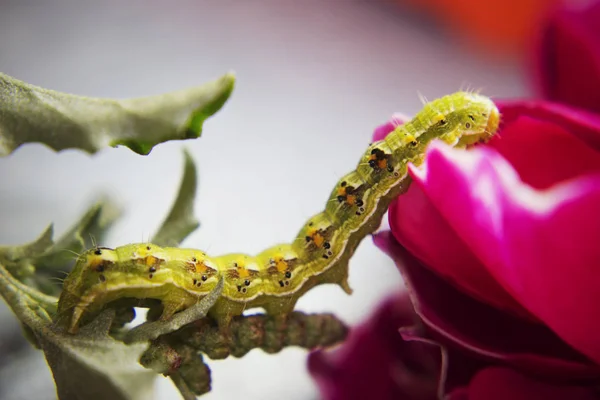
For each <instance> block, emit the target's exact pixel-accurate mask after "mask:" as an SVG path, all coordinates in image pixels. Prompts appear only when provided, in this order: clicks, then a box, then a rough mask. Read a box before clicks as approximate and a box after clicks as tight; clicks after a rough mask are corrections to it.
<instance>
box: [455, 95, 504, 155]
mask: <svg viewBox="0 0 600 400" xmlns="http://www.w3.org/2000/svg"><path fill="white" fill-rule="evenodd" d="M463 95H464V100H463V104H462V108H461V109H460V110H457V112H456V117H457V120H458V125H457V130H458V132H459V133H460V135H459V137H458V143H457V144H456V146H459V147H464V146H468V145H472V144H475V143H480V142H487V141H488V140H489V139H490V138H491V137H492V136H493V135H494V133H496V131H497V130H498V126H499V124H500V111H498V107H496V105H495V104H494V102H493V101H492V100H491V99H489V98H488V97H485V96H481V95H479V94H476V93H464V94H463Z"/></svg>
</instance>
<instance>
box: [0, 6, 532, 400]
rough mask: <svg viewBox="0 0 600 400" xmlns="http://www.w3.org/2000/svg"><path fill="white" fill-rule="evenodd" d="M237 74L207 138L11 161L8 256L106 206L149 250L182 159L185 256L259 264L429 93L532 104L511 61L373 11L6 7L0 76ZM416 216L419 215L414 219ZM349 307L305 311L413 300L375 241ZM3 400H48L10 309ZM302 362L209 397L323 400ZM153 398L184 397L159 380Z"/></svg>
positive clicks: (124, 83) (223, 371)
mask: <svg viewBox="0 0 600 400" xmlns="http://www.w3.org/2000/svg"><path fill="white" fill-rule="evenodd" d="M229 70H233V71H235V73H236V75H237V84H236V88H235V90H234V92H233V95H232V97H231V99H230V100H229V102H228V103H227V104H226V105H225V107H224V108H223V109H222V110H221V111H220V112H219V113H218V114H217V115H216V116H215V117H213V118H212V119H210V120H209V121H208V122H207V123H206V125H205V130H204V133H203V136H202V137H201V138H200V139H198V140H196V141H188V142H171V143H168V144H165V145H161V146H159V147H157V148H155V150H153V151H152V153H151V154H150V155H149V156H148V157H141V156H138V155H136V154H134V153H133V152H131V151H130V150H128V149H122V148H119V149H106V150H104V151H102V152H100V153H99V154H97V155H95V156H93V157H92V156H89V155H87V154H84V153H82V152H79V151H65V152H62V153H60V154H55V153H53V152H51V151H50V150H48V149H47V148H45V147H43V146H41V145H28V146H25V147H22V148H21V149H19V150H18V151H17V152H15V153H14V154H13V155H11V156H10V157H7V158H4V159H0V182H1V185H0V221H2V223H1V227H0V243H2V244H18V243H22V242H26V241H29V240H32V239H34V238H35V237H36V236H37V235H38V234H39V233H40V232H41V231H42V230H43V229H44V228H45V227H46V226H47V224H49V223H50V222H54V223H55V228H56V231H55V232H56V234H57V235H60V234H61V233H62V232H63V231H64V230H65V229H66V228H67V227H68V226H69V225H70V224H71V223H73V222H74V221H75V219H76V218H77V217H78V216H79V215H80V213H81V212H83V211H84V210H85V209H86V208H87V207H88V206H89V204H90V202H91V201H92V200H93V199H94V198H95V196H96V195H98V194H99V193H103V192H108V193H110V194H111V195H112V196H113V197H114V198H115V199H116V200H117V201H118V202H119V204H120V205H121V206H122V207H123V208H124V210H125V211H126V214H125V215H124V217H123V218H122V219H121V220H120V221H119V222H118V223H117V224H116V226H115V227H114V229H113V230H112V232H111V234H110V236H109V240H108V241H107V243H101V244H102V245H105V246H118V245H122V244H126V243H129V242H138V241H143V240H147V239H148V238H149V237H150V236H151V234H152V233H153V232H154V231H155V230H156V228H157V227H158V225H159V224H160V222H161V221H162V219H163V217H164V216H165V214H166V212H167V210H168V208H169V207H170V205H171V201H172V200H173V198H174V196H175V194H176V190H177V187H178V184H179V179H180V177H181V172H182V161H183V159H182V153H181V150H182V148H183V147H184V146H185V147H187V148H188V149H189V150H190V151H191V153H192V154H193V156H194V158H195V160H196V162H197V164H198V167H199V177H200V178H199V183H200V186H199V193H198V199H197V202H196V212H197V215H198V217H199V219H200V220H201V224H202V226H201V228H200V229H199V230H198V231H197V232H195V233H194V234H193V235H191V236H190V237H189V238H188V239H187V240H186V242H185V243H184V245H186V246H189V247H198V248H202V249H205V250H207V251H209V252H210V253H212V254H222V253H225V252H231V251H240V252H249V253H257V252H259V251H261V250H262V249H264V248H266V247H268V246H270V245H272V244H274V243H276V242H282V241H289V240H291V239H293V237H294V236H295V235H296V233H297V231H298V229H299V228H300V227H301V226H302V224H303V223H304V221H305V219H306V218H308V217H310V216H311V215H313V214H315V213H316V212H318V211H319V210H320V209H321V208H322V207H323V205H324V202H325V200H326V198H327V196H328V195H329V193H330V190H331V188H332V187H333V185H334V184H335V182H336V181H337V179H338V178H339V177H341V176H342V175H343V174H344V173H346V172H348V171H349V170H351V169H352V168H353V167H354V166H355V164H356V162H357V161H358V157H359V156H360V155H361V154H362V152H363V151H364V149H365V148H366V146H367V145H368V143H369V141H370V137H371V133H372V131H373V128H375V127H376V126H377V125H378V124H380V123H383V122H385V121H386V119H387V118H388V117H389V116H390V115H391V114H392V113H393V112H396V111H398V112H403V113H406V114H413V113H414V112H416V111H417V110H418V109H419V108H420V105H421V104H420V101H419V99H418V93H419V92H420V93H422V94H423V95H425V96H426V97H427V98H430V99H431V98H435V97H438V96H441V95H444V94H448V93H450V92H454V91H456V90H458V89H459V88H461V86H462V87H465V86H468V87H471V88H481V89H483V90H482V92H483V93H484V94H486V95H491V96H495V97H505V96H522V95H527V89H526V86H525V82H526V79H525V77H524V76H523V73H522V71H521V70H520V68H519V65H518V64H517V62H516V61H514V60H506V59H504V60H503V59H498V58H495V59H492V58H486V57H485V56H484V55H482V54H478V53H476V52H474V51H473V49H471V48H470V47H469V46H468V45H466V44H461V43H459V42H458V41H457V40H456V39H455V38H454V37H452V36H451V35H448V34H446V33H445V32H442V31H438V30H437V29H436V27H435V26H431V25H430V24H429V23H428V21H427V20H426V19H424V18H422V17H420V16H419V15H415V14H413V13H411V12H410V10H405V9H403V8H396V7H391V6H389V5H383V4H381V3H378V2H377V1H370V2H369V1H355V0H329V1H319V0H304V1H297V0H262V1H259V0H254V1H234V0H229V1H226V0H212V1H178V2H166V1H163V2H160V1H156V0H154V1H148V0H147V1H144V2H142V1H136V2H132V1H130V2H122V1H116V0H113V1H104V2H81V1H79V2H77V1H72V2H68V1H38V2H33V1H31V2H27V1H14V2H0V71H2V72H4V73H7V74H9V75H12V76H14V77H16V78H18V79H21V80H25V81H27V82H29V83H32V84H36V85H40V86H43V87H47V88H50V89H55V90H60V91H65V92H71V93H76V94H81V95H88V96H101V97H104V96H105V97H116V98H125V97H137V96H145V95H152V94H158V93H161V92H165V91H170V90H175V89H180V88H183V87H187V86H191V85H197V84H201V83H203V82H205V81H208V80H211V79H214V78H216V77H218V76H220V75H221V74H223V73H224V72H227V71H229ZM409 212H410V210H409ZM350 284H351V286H352V287H353V288H354V294H353V295H352V296H347V295H346V294H344V293H343V292H342V290H341V289H340V288H339V287H337V286H331V287H328V286H326V287H318V288H316V289H313V290H312V291H311V292H309V293H308V294H307V295H306V296H305V297H303V298H302V299H301V301H300V302H299V304H298V309H300V310H303V311H308V312H335V313H336V314H337V315H338V316H339V317H341V318H342V319H343V320H344V321H346V322H347V323H349V324H354V323H358V322H360V321H361V320H362V319H364V318H365V317H366V316H367V315H368V314H369V312H370V311H371V310H372V309H373V307H375V306H376V305H377V303H378V302H380V301H381V300H382V299H383V298H384V297H385V296H386V295H388V294H390V293H392V292H394V291H398V290H401V288H402V282H401V279H400V275H399V273H398V272H397V270H396V268H395V267H394V265H393V263H392V262H391V261H390V260H389V259H388V258H387V257H386V256H384V255H383V254H382V253H380V252H379V251H378V250H377V249H376V248H375V247H374V246H373V244H372V243H371V241H370V239H366V240H365V241H364V242H363V243H362V244H361V246H360V247H359V249H358V251H357V253H356V256H355V257H354V258H353V259H352V262H351V265H350ZM0 349H3V351H4V354H0V398H1V399H11V400H12V399H14V400H17V399H29V400H31V399H53V398H55V392H54V386H53V383H52V379H51V375H50V372H49V370H48V368H47V367H46V364H45V361H44V359H43V357H42V354H41V353H39V352H36V351H34V350H32V349H30V346H29V345H28V344H26V343H24V341H23V340H21V339H20V336H19V326H18V324H17V322H16V318H14V316H13V315H12V314H11V312H10V311H9V310H7V308H6V306H5V305H4V304H3V303H1V302H0ZM9 350H10V351H9ZM306 354H307V353H306V351H305V350H300V349H296V348H290V349H286V350H284V351H283V352H281V353H279V354H277V355H266V354H265V353H263V352H262V351H260V350H254V351H252V352H251V353H250V354H248V355H247V356H246V357H244V358H243V359H233V358H232V359H228V360H225V361H212V362H210V366H211V368H212V371H213V391H212V393H210V394H208V395H206V396H205V397H203V398H206V399H207V400H208V399H230V398H244V399H246V400H250V399H280V398H287V399H311V398H318V392H317V391H316V388H315V386H314V384H313V382H312V381H311V379H310V377H309V376H308V373H307V371H306V366H305V364H306ZM157 389H158V390H157V398H159V399H178V394H177V392H176V391H175V389H174V387H173V386H171V384H170V381H168V380H167V379H163V378H158V380H157Z"/></svg>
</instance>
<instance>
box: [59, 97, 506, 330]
mask: <svg viewBox="0 0 600 400" xmlns="http://www.w3.org/2000/svg"><path fill="white" fill-rule="evenodd" d="M499 119H500V115H499V112H498V109H497V108H496V106H495V105H494V103H493V102H492V101H491V100H490V99H489V98H487V97H484V96H481V95H478V94H474V93H467V92H458V93H455V94H453V95H449V96H446V97H442V98H440V99H437V100H434V101H432V102H430V103H427V104H426V105H425V106H424V108H423V110H422V111H420V112H419V113H418V114H417V115H416V116H415V117H414V118H413V119H412V120H411V121H409V122H407V123H405V124H403V125H400V126H398V127H396V128H395V129H394V131H393V132H391V133H390V134H389V135H388V136H387V137H386V138H385V139H384V140H382V141H379V142H375V143H372V144H371V145H369V146H368V148H367V150H366V151H365V153H364V154H363V155H362V157H361V158H360V160H359V162H358V164H357V167H356V169H355V170H354V171H351V172H349V173H348V174H346V175H345V176H344V177H343V178H341V179H340V180H339V181H338V183H337V184H336V185H335V187H334V189H333V190H332V192H331V193H330V196H329V198H328V200H327V202H326V203H325V208H324V210H323V211H322V212H320V213H319V214H316V215H314V216H313V217H311V218H310V219H309V220H308V221H307V222H306V223H305V225H304V226H303V227H302V228H301V229H300V231H299V232H298V234H297V236H296V238H295V239H294V240H293V241H292V242H291V243H289V244H279V245H276V246H273V247H271V248H269V249H266V250H265V251H263V252H261V253H260V254H258V255H256V256H251V255H246V254H228V255H224V256H219V257H211V256H208V255H207V254H206V253H204V252H202V251H200V250H195V249H181V248H161V247H158V246H156V245H153V244H147V243H143V244H130V245H125V246H121V247H118V248H116V249H108V248H94V249H90V250H88V251H86V252H85V253H83V254H82V255H81V256H80V257H79V259H78V261H77V263H76V265H75V267H74V269H73V271H72V272H71V273H70V274H69V276H68V277H67V279H66V280H65V282H64V289H63V292H62V294H61V297H60V300H59V305H58V312H59V314H58V315H59V319H60V320H61V321H63V323H64V325H65V326H66V327H67V329H68V331H69V332H72V333H74V332H76V331H77V328H78V326H79V325H80V323H81V322H82V319H83V318H84V317H85V316H86V315H88V316H92V315H94V314H95V313H97V312H98V311H99V310H101V309H102V308H103V307H104V306H105V305H106V304H107V303H109V302H111V301H114V300H118V299H121V298H125V297H132V298H139V299H158V300H160V301H161V302H162V303H163V314H162V316H161V318H163V319H168V318H170V317H171V316H172V315H173V314H174V313H175V312H178V311H180V310H182V309H185V308H187V307H189V306H191V305H193V304H195V303H196V302H197V301H198V300H199V299H201V298H202V297H204V296H206V295H207V294H208V293H209V292H210V291H211V290H212V289H214V288H215V286H216V285H217V283H218V281H219V279H220V277H223V278H224V282H225V285H224V289H223V293H222V295H221V297H220V298H219V300H218V301H217V303H216V304H215V305H214V306H213V308H212V309H211V311H210V313H209V315H210V316H212V317H213V318H215V319H216V320H217V321H218V322H219V324H220V325H221V326H222V327H227V326H228V323H229V321H230V320H231V318H232V317H233V316H236V315H240V314H242V313H243V312H244V311H245V310H247V309H250V308H256V307H261V308H263V309H265V311H266V312H267V313H269V314H273V315H280V316H282V317H285V316H286V315H287V314H289V313H290V312H291V311H292V310H293V309H294V306H295V304H296V302H297V301H298V299H299V298H300V297H301V296H302V295H303V294H304V293H306V292H307V291H308V290H310V289H311V288H313V287H315V286H317V285H321V284H329V283H336V284H338V285H340V286H341V287H342V288H343V289H344V291H346V292H347V293H351V292H352V290H351V289H350V287H349V285H348V261H349V259H350V258H351V257H352V255H353V254H354V251H355V250H356V248H357V246H358V244H359V243H360V242H361V240H362V239H363V238H364V237H365V236H367V235H368V234H370V233H372V232H374V231H375V230H376V229H377V228H378V226H379V224H380V223H381V219H382V217H383V215H384V214H385V212H386V211H387V208H388V206H389V204H390V203H391V202H392V201H393V200H394V199H395V198H396V197H397V196H398V195H400V194H402V193H403V192H405V191H406V190H407V189H408V186H409V184H410V177H409V176H408V174H407V166H408V163H413V164H415V165H419V164H421V162H422V161H423V158H424V154H425V150H426V147H427V145H428V144H429V143H430V142H431V141H432V140H434V139H440V140H443V141H444V142H446V143H447V144H449V145H451V146H458V147H465V146H468V145H471V144H474V143H477V142H484V141H487V140H488V139H489V138H490V137H491V136H492V135H493V134H494V133H495V132H496V130H497V128H498V125H499ZM408 212H410V210H408Z"/></svg>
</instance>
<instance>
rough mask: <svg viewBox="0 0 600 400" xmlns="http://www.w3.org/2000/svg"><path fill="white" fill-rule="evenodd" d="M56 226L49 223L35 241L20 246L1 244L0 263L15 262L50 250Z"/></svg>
mask: <svg viewBox="0 0 600 400" xmlns="http://www.w3.org/2000/svg"><path fill="white" fill-rule="evenodd" d="M53 232H54V228H53V226H52V225H49V226H48V227H47V228H46V230H45V231H44V232H43V233H42V234H41V235H40V236H39V237H38V238H37V239H36V240H34V241H33V242H31V243H27V244H22V245H18V246H0V263H2V264H5V265H6V264H13V263H17V262H19V261H21V260H25V259H31V258H34V257H37V256H39V255H41V254H42V253H44V252H45V251H46V250H48V249H49V248H50V247H51V246H52V244H53V242H52V234H53Z"/></svg>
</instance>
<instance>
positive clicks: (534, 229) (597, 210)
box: [411, 144, 600, 361]
mask: <svg viewBox="0 0 600 400" xmlns="http://www.w3.org/2000/svg"><path fill="white" fill-rule="evenodd" d="M411 172H412V175H413V178H414V179H415V182H416V184H418V185H419V186H420V187H421V188H422V190H423V191H424V192H425V193H426V195H427V196H428V198H429V199H430V200H431V201H432V203H433V204H434V205H435V207H436V208H437V209H438V210H439V211H440V213H441V214H442V216H443V217H444V218H445V219H446V220H447V221H448V223H449V224H450V226H452V228H453V229H454V230H455V231H456V232H457V234H458V235H459V236H460V237H461V238H462V239H463V240H464V241H465V243H468V245H469V247H470V249H471V251H473V253H474V254H476V256H477V257H478V258H479V259H480V260H481V261H482V263H483V264H484V265H485V266H486V268H487V269H488V271H489V272H490V273H491V274H492V275H493V276H494V277H495V278H496V279H497V280H498V281H499V282H500V283H501V284H502V286H503V287H504V288H505V289H506V290H507V291H508V292H509V293H511V294H512V295H513V297H514V298H515V299H517V300H518V301H519V302H520V303H521V304H523V305H524V306H525V307H526V308H527V309H528V310H529V311H530V312H531V313H532V314H534V315H535V316H537V317H538V318H540V319H541V320H542V321H544V322H545V323H546V324H547V325H548V326H549V327H550V328H551V329H553V330H554V331H555V332H556V333H557V334H558V335H559V336H561V337H562V338H563V340H565V341H566V342H568V343H569V344H571V345H572V346H573V347H574V348H576V349H577V350H579V351H581V352H583V353H584V354H586V355H587V356H588V357H590V358H592V359H593V360H595V361H600V341H598V340H597V336H596V334H595V332H597V330H598V329H599V328H600V325H599V324H600V307H598V304H600V291H598V290H597V288H598V287H599V286H600V275H599V274H598V273H597V266H598V260H600V246H598V238H600V207H598V205H599V204H600V174H597V175H590V176H586V177H581V178H578V179H574V180H571V181H568V182H565V183H563V184H561V185H558V186H555V187H553V188H551V189H548V190H546V191H535V190H533V189H532V188H531V187H529V186H527V185H525V184H523V182H521V181H520V180H519V178H518V176H517V175H516V173H515V171H514V170H513V169H512V167H511V166H510V164H508V163H507V162H506V160H504V159H503V158H502V157H501V156H500V155H499V154H498V153H496V152H495V151H492V150H491V149H486V148H479V149H474V150H473V151H470V152H464V151H458V150H455V149H452V148H449V147H447V146H445V145H441V144H432V146H430V148H429V150H428V154H427V157H426V163H425V164H424V168H423V169H422V170H419V169H416V168H412V169H411Z"/></svg>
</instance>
